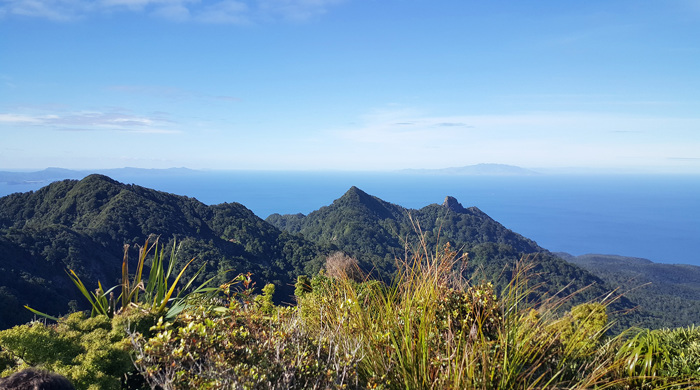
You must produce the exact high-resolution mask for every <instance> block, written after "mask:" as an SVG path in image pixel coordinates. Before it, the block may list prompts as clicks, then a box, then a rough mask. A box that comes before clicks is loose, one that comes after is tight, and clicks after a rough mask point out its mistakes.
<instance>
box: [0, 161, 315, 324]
mask: <svg viewBox="0 0 700 390" xmlns="http://www.w3.org/2000/svg"><path fill="white" fill-rule="evenodd" d="M150 235H157V236H160V240H161V242H162V243H163V244H164V245H166V246H168V245H172V244H173V243H174V242H177V243H178V245H180V250H179V251H178V256H179V257H180V261H182V262H183V263H184V262H186V261H189V260H190V259H192V258H194V259H195V260H194V262H193V264H192V267H191V269H192V270H196V269H199V268H201V267H204V269H203V272H202V273H201V275H200V277H199V278H200V280H203V279H207V278H211V277H217V278H218V280H216V282H223V281H225V280H227V278H228V277H230V275H231V274H234V275H235V274H237V273H241V272H251V273H252V274H253V275H254V277H255V280H256V281H258V282H259V283H261V284H262V283H268V282H271V283H274V284H275V285H277V286H278V296H277V297H276V298H277V299H278V300H279V301H282V300H285V299H286V300H287V301H289V296H290V294H291V292H292V287H291V286H292V285H293V284H294V282H295V280H296V277H297V276H298V275H300V274H313V273H315V272H317V271H318V270H319V269H320V267H321V264H322V259H323V258H324V257H323V254H324V252H323V251H322V250H321V249H320V248H319V247H318V246H317V245H315V244H313V243H311V242H309V241H307V240H305V239H303V238H302V237H300V236H298V235H292V234H289V233H286V232H283V231H280V230H278V229H276V228H275V227H273V226H271V225H270V224H268V223H266V222H265V221H263V220H262V219H260V218H258V217H257V216H255V215H254V214H253V213H252V212H251V211H250V210H248V209H247V208H245V207H244V206H243V205H240V204H237V203H225V204H220V205H215V206H207V205H205V204H203V203H201V202H199V201H197V200H196V199H193V198H188V197H183V196H176V195H172V194H167V193H163V192H159V191H154V190H151V189H147V188H143V187H140V186H135V185H126V184H121V183H118V182H115V181H113V180H112V179H110V178H108V177H106V176H101V175H91V176H88V177H86V178H84V179H82V180H80V181H75V180H65V181H60V182H55V183H52V184H50V185H48V186H46V187H44V188H42V189H40V190H38V191H36V192H30V193H17V194H13V195H10V196H6V197H3V198H0V278H1V279H0V305H2V310H0V313H2V315H0V328H6V327H8V326H12V325H16V324H18V323H23V322H26V321H28V320H29V319H31V317H32V314H31V313H30V312H29V311H27V310H26V309H24V308H23V307H22V306H23V305H25V304H28V305H30V306H32V307H34V308H35V309H37V310H40V311H43V312H46V313H51V314H54V315H57V314H61V313H63V314H66V313H68V312H70V311H72V310H75V309H77V308H84V307H85V306H84V305H85V304H84V302H83V301H84V300H83V299H82V298H81V297H80V295H79V292H78V291H77V290H76V289H75V286H73V284H72V283H71V282H70V279H69V278H68V275H67V273H66V269H71V270H74V271H75V272H76V273H77V274H78V275H79V276H80V277H81V278H82V279H83V280H86V281H87V283H88V285H90V286H93V285H96V284H97V281H98V280H99V281H101V283H103V284H105V285H107V286H112V285H115V284H116V283H117V278H118V277H119V275H120V274H121V269H120V267H121V262H122V257H123V253H124V245H125V244H126V245H130V246H132V247H133V248H134V249H132V250H131V257H132V258H133V259H134V260H132V262H131V264H132V265H134V262H135V258H136V257H137V254H138V252H137V250H136V249H135V248H136V246H137V245H143V243H144V241H145V239H146V238H148V237H149V236H150ZM224 271H228V272H227V273H226V274H224Z"/></svg>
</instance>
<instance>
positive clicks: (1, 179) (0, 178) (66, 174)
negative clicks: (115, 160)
mask: <svg viewBox="0 0 700 390" xmlns="http://www.w3.org/2000/svg"><path fill="white" fill-rule="evenodd" d="M197 172H198V171H196V170H193V169H189V168H168V169H147V168H131V167H125V168H113V169H92V170H73V169H64V168H54V167H50V168H46V169H43V170H41V171H31V172H23V171H0V183H7V184H31V183H37V184H42V183H46V184H48V183H51V182H54V181H58V180H65V179H74V180H79V179H82V178H84V177H86V176H88V175H91V174H93V173H98V174H102V175H106V176H114V175H129V176H142V175H154V174H159V175H163V174H169V175H185V174H191V173H197Z"/></svg>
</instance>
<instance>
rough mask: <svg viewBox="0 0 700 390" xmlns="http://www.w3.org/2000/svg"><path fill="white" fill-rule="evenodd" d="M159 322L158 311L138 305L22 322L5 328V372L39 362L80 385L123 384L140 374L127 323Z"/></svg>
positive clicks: (105, 389)
mask: <svg viewBox="0 0 700 390" xmlns="http://www.w3.org/2000/svg"><path fill="white" fill-rule="evenodd" d="M153 325H154V317H153V316H152V315H150V314H147V312H145V311H142V310H141V309H140V308H136V307H134V308H132V309H130V310H126V311H124V312H122V314H120V315H119V316H115V317H114V318H113V319H109V318H107V317H106V316H97V317H93V318H87V317H86V316H85V315H84V314H83V313H73V314H71V315H69V316H67V317H65V318H62V319H60V320H59V322H58V323H57V324H55V325H45V324H43V323H41V322H33V323H31V324H27V325H19V326H16V327H14V328H11V329H7V330H3V331H0V362H3V360H4V363H3V365H4V367H0V369H1V370H3V372H2V374H3V376H5V375H8V374H11V373H13V372H17V371H19V370H21V369H23V368H26V367H28V366H39V367H42V368H44V369H46V370H49V371H52V372H57V373H59V374H62V375H64V376H66V377H67V378H69V379H70V380H71V381H72V382H73V383H74V384H75V386H76V388H77V389H80V390H110V389H113V390H119V389H122V388H125V387H123V386H124V384H125V383H126V378H127V377H133V375H134V374H135V369H134V366H133V364H132V359H131V343H130V341H129V339H128V338H127V328H128V329H130V331H136V330H139V331H142V332H146V334H148V332H149V331H148V329H150V327H151V326H153Z"/></svg>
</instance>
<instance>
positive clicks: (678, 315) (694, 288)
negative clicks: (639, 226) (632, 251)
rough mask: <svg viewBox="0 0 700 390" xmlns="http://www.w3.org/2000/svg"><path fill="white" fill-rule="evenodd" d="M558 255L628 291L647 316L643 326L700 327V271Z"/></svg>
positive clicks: (604, 257) (634, 260)
mask: <svg viewBox="0 0 700 390" xmlns="http://www.w3.org/2000/svg"><path fill="white" fill-rule="evenodd" d="M559 255H560V256H562V258H564V259H565V260H567V261H569V262H571V263H573V264H576V265H578V266H580V267H581V268H584V269H586V270H588V271H590V272H591V273H593V274H594V275H597V276H598V277H600V278H601V279H603V280H605V281H606V282H607V283H608V284H609V285H612V286H619V287H620V289H621V290H622V291H627V293H626V295H627V296H628V297H629V298H630V299H631V300H633V301H634V302H636V303H638V304H639V305H640V307H641V308H642V309H644V311H645V312H646V313H648V316H646V317H645V318H644V319H643V322H642V324H643V325H645V326H651V327H669V328H675V327H682V326H689V325H692V324H698V323H700V267H697V266H693V265H683V264H660V263H654V262H652V261H650V260H647V259H640V258H636V257H623V256H613V255H597V254H588V255H582V256H571V255H569V254H564V253H562V254H559Z"/></svg>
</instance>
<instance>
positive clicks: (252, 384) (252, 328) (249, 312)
mask: <svg viewBox="0 0 700 390" xmlns="http://www.w3.org/2000/svg"><path fill="white" fill-rule="evenodd" d="M239 281H240V279H239ZM246 281H249V278H242V282H243V283H245V282H246ZM243 283H242V284H243ZM243 286H246V285H245V284H243ZM269 286H271V285H268V286H266V288H265V289H264V290H263V291H264V293H263V295H261V296H258V297H253V294H252V293H251V291H250V286H246V288H244V289H242V290H238V291H235V290H234V291H233V292H231V293H230V295H229V300H230V301H229V304H228V309H226V310H222V308H221V307H220V308H219V310H207V309H206V307H205V306H200V307H198V308H191V309H188V310H186V311H185V312H183V313H182V314H181V315H180V316H179V317H178V318H177V320H176V321H175V322H164V321H162V320H161V321H160V322H159V323H158V325H157V326H156V327H155V328H154V331H155V332H156V334H155V335H154V336H153V337H151V338H147V337H143V335H140V334H134V335H132V341H133V344H134V348H135V350H136V356H137V359H136V362H135V363H136V366H137V367H138V369H139V371H140V372H141V374H142V375H143V376H144V377H145V378H146V380H147V381H148V383H149V384H150V386H151V388H162V389H195V388H196V389H229V388H236V389H238V388H241V389H327V388H344V387H345V386H347V385H348V384H351V383H353V382H354V381H356V378H355V377H356V376H355V372H354V370H353V364H354V363H355V361H353V360H352V359H344V358H343V355H342V354H341V353H339V352H338V349H339V348H338V346H337V345H335V344H333V343H332V342H320V343H319V342H318V340H316V339H313V338H310V337H309V336H308V335H307V334H306V333H304V331H303V327H301V326H299V324H298V321H299V318H298V316H297V314H296V310H295V309H293V308H278V307H274V306H272V304H271V301H270V297H271V294H272V293H273V292H274V291H273V289H271V288H269ZM227 287H228V289H229V291H231V286H230V285H229V286H227ZM251 298H252V299H251ZM256 298H259V299H256Z"/></svg>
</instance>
